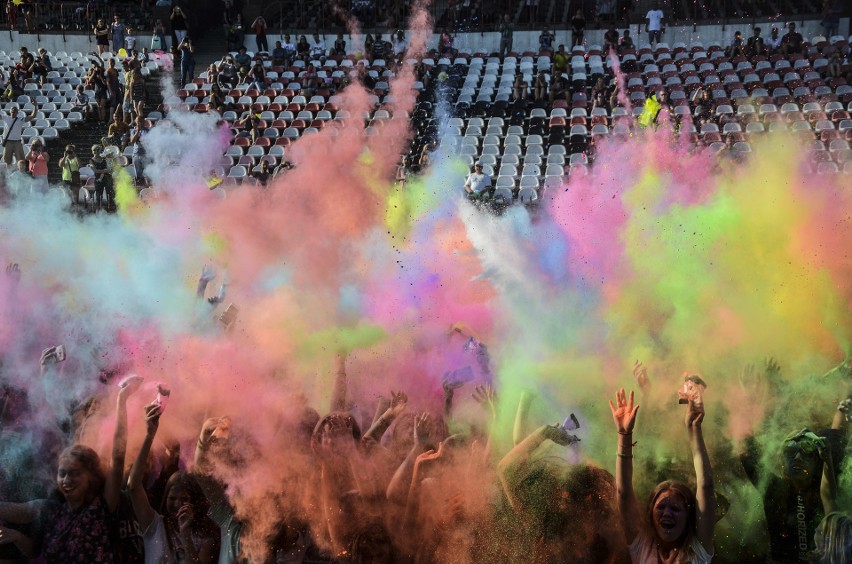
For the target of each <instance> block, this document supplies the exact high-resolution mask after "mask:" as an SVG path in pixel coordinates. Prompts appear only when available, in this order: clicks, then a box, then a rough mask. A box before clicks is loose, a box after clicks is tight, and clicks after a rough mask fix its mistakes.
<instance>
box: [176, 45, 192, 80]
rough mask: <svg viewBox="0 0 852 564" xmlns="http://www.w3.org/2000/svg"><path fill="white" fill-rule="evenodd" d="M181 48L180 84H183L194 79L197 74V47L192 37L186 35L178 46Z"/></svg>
mask: <svg viewBox="0 0 852 564" xmlns="http://www.w3.org/2000/svg"><path fill="white" fill-rule="evenodd" d="M178 50H180V84H181V86H183V85H184V84H187V83H188V82H190V81H192V77H193V76H194V75H195V47H193V45H192V38H191V37H184V38H183V40H182V41H181V42H180V45H179V46H178Z"/></svg>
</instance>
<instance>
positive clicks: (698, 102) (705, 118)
mask: <svg viewBox="0 0 852 564" xmlns="http://www.w3.org/2000/svg"><path fill="white" fill-rule="evenodd" d="M690 102H691V104H692V116H693V119H694V120H695V123H696V125H697V126H699V127H700V126H702V125H704V124H705V123H710V122H711V121H712V119H713V98H712V97H711V96H710V89H709V88H707V87H704V86H700V87H698V88H696V89H695V92H693V93H692V98H691V99H690Z"/></svg>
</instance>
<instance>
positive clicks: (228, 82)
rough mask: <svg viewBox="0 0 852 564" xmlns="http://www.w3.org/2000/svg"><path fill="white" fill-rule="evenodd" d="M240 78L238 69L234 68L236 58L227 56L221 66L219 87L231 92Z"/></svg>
mask: <svg viewBox="0 0 852 564" xmlns="http://www.w3.org/2000/svg"><path fill="white" fill-rule="evenodd" d="M237 80H239V76H238V73H237V67H236V66H234V58H233V57H231V56H230V55H227V56H226V57H225V59H224V60H223V61H222V62H221V63H220V64H219V86H221V87H222V88H226V89H228V90H230V89H231V88H233V87H234V86H236V84H237Z"/></svg>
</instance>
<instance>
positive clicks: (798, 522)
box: [740, 398, 852, 562]
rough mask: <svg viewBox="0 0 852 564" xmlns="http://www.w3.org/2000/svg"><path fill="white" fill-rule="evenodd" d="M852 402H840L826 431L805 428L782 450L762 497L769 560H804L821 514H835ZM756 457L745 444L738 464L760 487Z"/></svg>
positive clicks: (812, 544) (810, 550)
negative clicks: (775, 470)
mask: <svg viewBox="0 0 852 564" xmlns="http://www.w3.org/2000/svg"><path fill="white" fill-rule="evenodd" d="M850 413H852V399H848V398H847V399H846V400H844V401H841V402H839V404H838V408H837V410H836V411H835V413H834V419H833V421H832V425H831V428H830V429H827V430H824V431H821V432H819V433H813V432H811V431H810V430H808V429H807V428H805V429H802V430H801V431H798V432H793V433H791V434H789V435H788V436H787V437H786V438H785V439H784V441H783V444H782V449H781V461H780V462H781V464H780V469H781V472H780V475H779V474H776V473H771V474H770V475H769V477H768V480H767V481H766V482H765V490H764V493H763V501H764V512H765V515H766V525H767V529H768V532H769V545H770V546H769V548H770V552H771V557H772V561H773V562H801V561H803V560H809V559H810V557H811V556H812V554H813V552H814V550H816V548H817V546H816V545H815V537H814V535H815V533H816V532H817V527H818V524H819V522H820V520H821V519H822V518H823V516H824V515H828V514H830V513H831V512H832V511H834V510H835V496H836V489H837V484H836V477H835V476H836V473H837V468H838V467H837V463H839V461H840V459H841V457H842V453H843V448H844V447H843V445H844V444H845V441H846V435H847V433H848V425H849V424H848V417H849V415H850ZM759 458H760V457H759V453H758V452H757V449H756V446H755V444H754V442H753V441H749V442H747V443H746V446H745V448H744V450H743V451H742V452H741V453H740V460H741V461H742V464H743V468H744V469H745V471H746V474H747V475H748V477H749V479H750V480H751V481H752V482H753V483H754V484H755V485H756V486H758V485H760V484H761V478H762V476H761V473H760V471H759V467H758V460H759Z"/></svg>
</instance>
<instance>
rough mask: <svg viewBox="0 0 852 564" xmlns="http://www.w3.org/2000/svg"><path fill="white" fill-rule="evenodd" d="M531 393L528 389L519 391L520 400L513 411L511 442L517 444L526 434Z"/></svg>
mask: <svg viewBox="0 0 852 564" xmlns="http://www.w3.org/2000/svg"><path fill="white" fill-rule="evenodd" d="M532 400H533V394H532V392H530V391H528V390H523V391H522V392H521V400H520V401H519V402H518V411H517V412H516V413H515V425H514V427H512V444H514V445H517V444H518V443H520V442H521V441H522V440H524V437H526V435H527V420H528V419H529V413H530V405H531V404H532Z"/></svg>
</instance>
